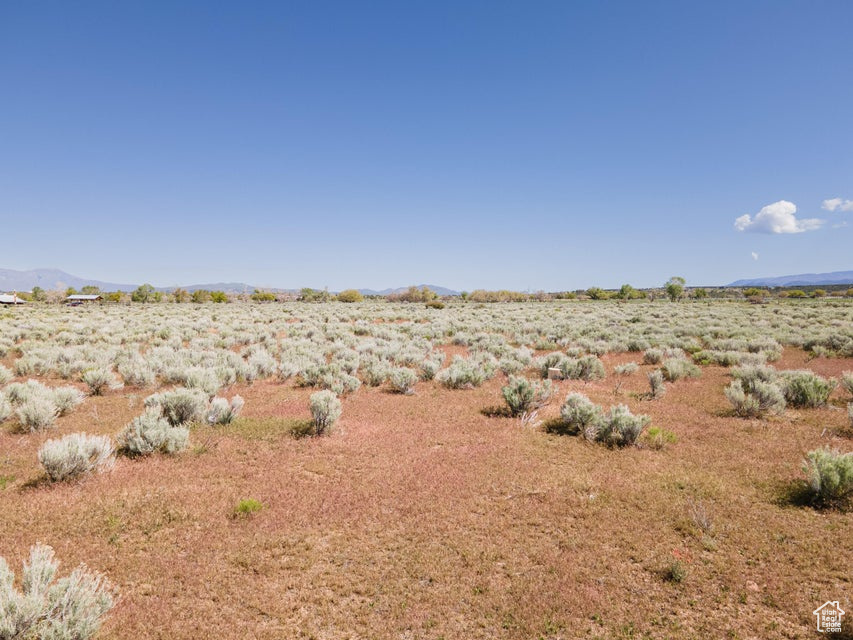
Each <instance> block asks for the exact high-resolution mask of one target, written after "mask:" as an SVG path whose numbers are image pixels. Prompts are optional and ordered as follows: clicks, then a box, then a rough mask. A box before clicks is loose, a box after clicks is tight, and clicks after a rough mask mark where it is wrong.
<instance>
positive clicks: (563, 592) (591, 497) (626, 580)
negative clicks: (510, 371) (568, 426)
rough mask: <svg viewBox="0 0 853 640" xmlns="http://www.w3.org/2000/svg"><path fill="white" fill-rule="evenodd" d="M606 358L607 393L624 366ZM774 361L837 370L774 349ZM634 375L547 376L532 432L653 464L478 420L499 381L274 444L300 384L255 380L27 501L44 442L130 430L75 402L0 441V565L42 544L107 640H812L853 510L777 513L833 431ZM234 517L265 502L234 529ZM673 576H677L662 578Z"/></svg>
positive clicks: (424, 391) (713, 389)
mask: <svg viewBox="0 0 853 640" xmlns="http://www.w3.org/2000/svg"><path fill="white" fill-rule="evenodd" d="M449 351H451V352H459V348H455V347H454V348H452V349H449ZM603 360H604V361H605V364H606V366H607V369H608V373H610V372H611V371H612V367H613V366H614V365H615V364H619V363H622V362H626V361H629V360H639V358H638V357H637V354H616V355H611V356H605V357H604V358H603ZM777 366H779V367H780V368H782V367H783V366H784V367H786V368H788V367H790V368H793V367H809V368H814V370H815V371H817V372H819V373H822V374H824V375H825V374H827V373H828V372H829V370H830V369H831V370H832V371H835V370H836V369H837V370H839V371H841V370H845V369H846V370H850V369H853V361H851V360H849V359H848V360H825V359H816V360H812V361H809V362H806V359H805V357H804V354H802V353H801V352H796V351H788V352H786V353H785V355H784V356H783V363H782V364H779V363H777ZM649 370H651V367H648V366H641V367H640V369H639V371H637V372H636V373H635V374H633V375H631V376H628V377H627V378H622V377H619V378H618V379H617V377H616V376H612V375H611V376H609V377H608V378H607V379H605V380H601V381H596V382H591V383H583V382H577V381H565V382H560V383H559V384H558V388H559V391H558V392H557V393H556V394H555V397H556V398H557V400H556V401H554V402H552V404H551V405H550V406H548V407H546V408H545V409H543V410H542V411H541V416H540V419H548V418H553V417H554V416H556V415H557V414H558V411H559V402H560V401H561V400H562V398H563V397H565V395H566V393H567V392H568V391H569V390H580V391H582V392H583V393H586V394H587V395H589V396H590V398H591V399H592V400H594V401H595V402H598V403H602V404H605V405H609V404H615V403H616V402H623V403H626V404H628V405H629V406H630V408H631V410H632V411H633V412H635V413H637V412H639V413H647V414H649V415H651V416H652V418H653V422H652V424H654V425H659V426H662V427H665V428H667V429H668V430H670V431H673V432H674V433H675V434H676V435H677V437H678V442H677V443H676V444H672V445H668V446H667V447H665V448H664V449H662V450H659V451H658V450H652V449H649V448H645V449H638V448H632V449H625V450H609V449H607V448H605V447H601V446H596V445H592V444H588V443H586V442H584V441H582V440H581V439H579V438H574V437H570V436H560V435H550V434H546V433H544V432H543V431H542V430H541V429H530V428H522V427H521V426H520V423H519V421H518V420H517V419H511V418H507V417H501V416H488V415H484V413H483V412H482V409H484V408H486V407H490V406H495V405H498V404H500V402H501V394H500V387H501V385H502V384H504V381H503V376H498V377H497V378H496V379H494V380H492V381H490V382H489V383H487V384H485V385H484V386H483V387H482V388H478V389H475V390H471V391H450V390H446V389H443V388H441V387H440V386H439V385H437V384H436V383H433V382H430V383H419V384H418V385H417V389H416V394H415V395H413V396H399V395H393V394H389V393H386V392H384V391H383V390H382V389H372V388H368V387H363V388H362V389H361V390H360V391H359V392H358V393H356V394H354V395H352V396H348V397H346V398H345V399H344V401H343V402H344V413H343V417H342V418H341V420H340V423H339V426H338V427H337V428H336V429H335V431H334V432H333V434H332V435H331V436H329V437H326V438H302V439H295V438H293V437H291V435H290V434H291V432H292V431H293V430H294V429H296V430H299V429H300V427H302V428H304V427H305V421H306V420H307V419H308V418H309V413H308V409H307V407H308V396H309V395H310V393H311V390H310V389H298V388H294V387H293V386H292V385H291V384H280V383H274V382H259V383H256V384H254V385H252V386H242V385H241V386H238V387H235V388H234V389H233V392H235V393H239V394H240V395H242V396H243V397H244V398H245V399H246V408H245V410H244V413H243V415H242V417H241V418H240V419H239V420H238V421H236V422H235V423H234V424H233V425H229V426H226V427H219V428H214V427H198V428H195V429H194V430H193V433H192V445H191V448H190V450H188V451H187V452H185V453H184V454H182V455H180V456H177V457H174V458H169V457H164V456H159V455H155V456H153V457H150V458H148V459H140V460H127V459H122V460H119V462H118V464H117V465H116V467H115V469H114V470H113V471H112V472H110V473H108V474H105V475H101V476H94V477H90V478H87V479H85V480H82V481H80V482H74V483H69V484H58V485H52V486H51V485H44V484H43V483H39V482H38V478H39V475H40V474H39V470H38V466H37V463H36V461H35V460H36V451H37V450H38V447H39V445H40V444H41V443H42V442H43V441H44V440H45V439H47V438H48V437H54V436H55V435H57V434H59V435H62V434H65V433H70V432H73V431H78V430H85V431H87V432H90V433H106V434H114V433H115V432H117V431H118V430H119V429H120V427H121V426H122V425H123V424H124V423H126V422H127V421H128V420H130V419H131V418H132V417H133V416H134V415H137V414H138V413H140V412H141V406H142V398H143V396H142V395H133V392H132V391H128V390H123V391H121V392H108V393H107V394H106V395H105V396H103V397H89V398H87V399H86V401H85V402H84V404H83V405H81V407H79V408H78V409H77V410H76V411H75V412H73V413H72V414H71V415H68V416H66V417H62V418H60V419H59V420H58V425H59V426H58V429H56V430H51V431H49V432H45V433H38V434H19V433H15V432H14V429H13V428H3V430H2V432H0V477H4V478H7V480H6V481H4V482H2V483H0V487H4V488H2V489H0V505H2V513H3V518H2V520H0V540H2V546H0V549H2V552H1V553H0V555H4V556H5V557H6V558H7V560H9V561H10V564H12V565H13V566H20V564H19V563H20V561H21V560H22V559H23V556H24V555H25V554H26V553H27V550H28V549H29V547H30V546H31V545H32V544H33V543H35V542H36V541H41V542H43V543H46V544H50V545H52V546H53V547H54V548H55V549H56V552H57V556H58V557H59V558H61V559H62V560H63V563H64V566H65V567H66V568H68V567H70V566H73V565H76V564H77V563H79V562H83V561H85V562H86V563H88V564H89V565H90V566H91V567H92V568H93V569H96V570H99V571H103V572H105V573H107V575H108V576H109V577H110V580H112V581H113V582H114V583H116V584H117V585H119V586H120V588H121V594H122V597H121V600H120V602H119V604H118V606H117V608H116V609H115V610H114V612H113V613H112V615H111V617H110V618H109V619H108V622H107V624H106V625H105V627H104V629H103V630H102V632H101V633H100V635H99V638H102V639H107V638H138V639H144V638H170V639H179V638H193V639H198V638H258V639H261V638H263V639H266V638H270V639H272V638H317V639H330V640H331V639H339V638H436V639H437V638H442V637H443V638H540V637H541V638H580V637H590V638H807V637H813V634H814V631H813V622H812V620H813V616H812V615H811V612H812V610H813V609H814V608H816V607H817V606H818V605H820V604H822V603H823V602H824V601H826V600H829V599H833V600H841V605H842V608H845V609H846V610H848V611H850V610H853V603H851V572H850V569H851V566H853V535H851V533H852V532H853V529H851V525H852V524H853V514H851V513H841V512H837V511H816V510H814V509H811V508H807V507H803V506H801V505H798V504H796V490H795V488H796V486H797V483H798V481H799V480H798V479H799V478H800V477H801V474H800V470H799V467H800V461H801V459H802V457H803V454H804V452H805V451H807V450H809V449H813V448H815V447H817V446H819V445H822V444H827V443H828V444H835V445H836V446H842V447H843V448H846V449H849V448H850V440H849V432H845V426H844V425H845V422H846V420H847V418H846V414H844V413H843V412H842V411H839V410H837V409H834V408H829V409H819V410H802V411H788V412H787V413H786V414H784V415H783V416H781V417H777V418H771V419H768V420H743V419H739V418H734V417H731V416H730V415H728V403H727V402H726V400H725V397H724V396H723V392H722V389H723V387H724V386H725V385H726V384H727V382H728V380H729V377H728V374H727V372H726V370H725V369H722V368H717V367H703V376H702V377H701V378H698V379H694V380H682V381H679V382H677V383H675V384H671V385H669V389H668V393H667V395H666V396H665V397H663V398H662V399H659V400H651V401H650V400H643V399H642V395H641V394H643V393H644V392H645V391H646V390H647V382H646V373H647V371H649ZM619 382H621V386H618V387H617V384H618V383H619ZM838 393H839V392H838V391H836V394H838ZM229 395H230V393H229ZM842 439H843V440H842ZM9 478H11V480H9ZM246 497H252V498H254V499H256V500H258V501H259V502H260V503H262V504H263V505H264V508H263V509H262V510H261V511H259V512H257V513H255V514H253V516H252V517H251V518H233V517H232V514H233V512H234V506H235V505H236V504H237V503H239V501H240V500H241V499H244V498H246ZM698 504H701V505H702V507H703V508H704V509H705V510H706V515H707V514H711V516H712V517H713V526H712V527H709V528H707V530H706V527H703V526H700V524H699V523H698V522H697V516H696V513H695V510H696V505H698ZM691 505H693V506H692V507H691ZM691 509H692V510H693V511H691ZM711 516H709V517H711ZM676 560H678V561H679V562H680V563H681V566H682V567H683V568H684V569H685V570H686V575H685V577H684V579H683V580H682V581H681V582H674V581H671V580H670V581H667V580H666V579H665V575H666V572H667V571H668V568H669V567H671V566H672V564H673V562H674V561H676ZM851 615H853V614H851ZM845 624H847V625H849V624H850V623H849V622H845Z"/></svg>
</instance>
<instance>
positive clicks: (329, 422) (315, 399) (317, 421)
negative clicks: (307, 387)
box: [308, 390, 341, 436]
mask: <svg viewBox="0 0 853 640" xmlns="http://www.w3.org/2000/svg"><path fill="white" fill-rule="evenodd" d="M308 402H309V407H310V409H311V416H312V418H313V419H314V433H315V434H316V435H318V436H321V435H323V434H324V433H328V432H329V431H331V429H332V427H334V425H335V422H337V420H338V418H340V417H341V401H340V400H338V397H337V396H336V395H335V394H334V393H332V392H331V391H328V390H325V391H318V392H317V393H313V394H311V398H310V399H309V401H308Z"/></svg>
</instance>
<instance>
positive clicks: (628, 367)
mask: <svg viewBox="0 0 853 640" xmlns="http://www.w3.org/2000/svg"><path fill="white" fill-rule="evenodd" d="M639 368H640V367H639V365H638V364H637V363H636V362H626V363H625V364H619V365H616V366H615V367H613V373H615V374H616V375H618V376H629V375H631V374H632V373H634V372H635V371H637V369H639Z"/></svg>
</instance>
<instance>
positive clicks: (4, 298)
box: [0, 293, 26, 304]
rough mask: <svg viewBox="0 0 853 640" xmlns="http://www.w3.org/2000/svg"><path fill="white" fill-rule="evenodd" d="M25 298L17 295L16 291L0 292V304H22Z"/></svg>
mask: <svg viewBox="0 0 853 640" xmlns="http://www.w3.org/2000/svg"><path fill="white" fill-rule="evenodd" d="M25 302H26V300H23V299H21V298H19V297H18V294H16V293H3V294H0V304H24V303H25Z"/></svg>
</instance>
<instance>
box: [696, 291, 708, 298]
mask: <svg viewBox="0 0 853 640" xmlns="http://www.w3.org/2000/svg"><path fill="white" fill-rule="evenodd" d="M693 297H694V298H696V299H697V300H704V299H705V298H707V297H708V291H707V290H706V289H696V290H695V291H693Z"/></svg>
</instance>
